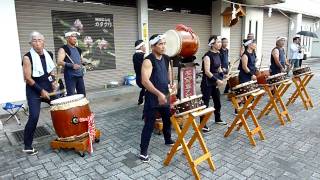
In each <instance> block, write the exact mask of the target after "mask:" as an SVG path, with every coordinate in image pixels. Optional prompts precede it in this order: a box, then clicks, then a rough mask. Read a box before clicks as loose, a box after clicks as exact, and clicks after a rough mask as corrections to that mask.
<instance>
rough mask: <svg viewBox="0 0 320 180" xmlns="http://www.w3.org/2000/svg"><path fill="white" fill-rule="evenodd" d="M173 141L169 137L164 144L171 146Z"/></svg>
mask: <svg viewBox="0 0 320 180" xmlns="http://www.w3.org/2000/svg"><path fill="white" fill-rule="evenodd" d="M174 143H175V141H174V140H172V139H170V140H169V141H167V142H165V143H164V144H165V145H167V146H173V145H174Z"/></svg>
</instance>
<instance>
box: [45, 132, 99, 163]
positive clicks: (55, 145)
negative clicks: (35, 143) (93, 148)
mask: <svg viewBox="0 0 320 180" xmlns="http://www.w3.org/2000/svg"><path fill="white" fill-rule="evenodd" d="M100 136H101V132H100V130H98V129H96V135H95V140H94V142H99V141H100ZM88 145H89V137H88V136H87V137H85V138H82V139H79V140H75V141H59V140H57V139H55V140H53V141H51V143H50V146H51V148H52V149H53V150H59V149H74V150H75V151H76V152H78V153H79V154H80V156H81V157H84V155H85V154H84V153H85V152H86V151H87V150H88Z"/></svg>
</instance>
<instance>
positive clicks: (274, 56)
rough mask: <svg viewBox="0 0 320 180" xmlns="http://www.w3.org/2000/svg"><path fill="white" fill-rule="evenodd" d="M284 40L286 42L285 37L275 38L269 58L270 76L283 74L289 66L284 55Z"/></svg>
mask: <svg viewBox="0 0 320 180" xmlns="http://www.w3.org/2000/svg"><path fill="white" fill-rule="evenodd" d="M286 40H287V38H286V37H277V40H276V47H275V48H273V49H272V51H271V57H270V61H271V65H270V71H271V75H275V74H278V73H281V72H285V69H286V65H287V66H289V63H288V61H287V60H286V54H285V51H284V45H285V42H286Z"/></svg>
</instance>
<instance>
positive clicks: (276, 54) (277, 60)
mask: <svg viewBox="0 0 320 180" xmlns="http://www.w3.org/2000/svg"><path fill="white" fill-rule="evenodd" d="M271 54H272V57H273V59H274V62H275V63H276V65H277V66H278V67H279V68H280V69H281V71H282V70H283V68H284V67H282V65H281V63H280V59H279V50H278V49H274V50H273V51H272V53H271Z"/></svg>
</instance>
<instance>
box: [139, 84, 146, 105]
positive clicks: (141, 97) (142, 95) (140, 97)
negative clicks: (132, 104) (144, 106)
mask: <svg viewBox="0 0 320 180" xmlns="http://www.w3.org/2000/svg"><path fill="white" fill-rule="evenodd" d="M145 92H146V89H145V88H144V87H143V88H141V91H140V94H139V99H138V102H139V103H143V97H144V94H145Z"/></svg>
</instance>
